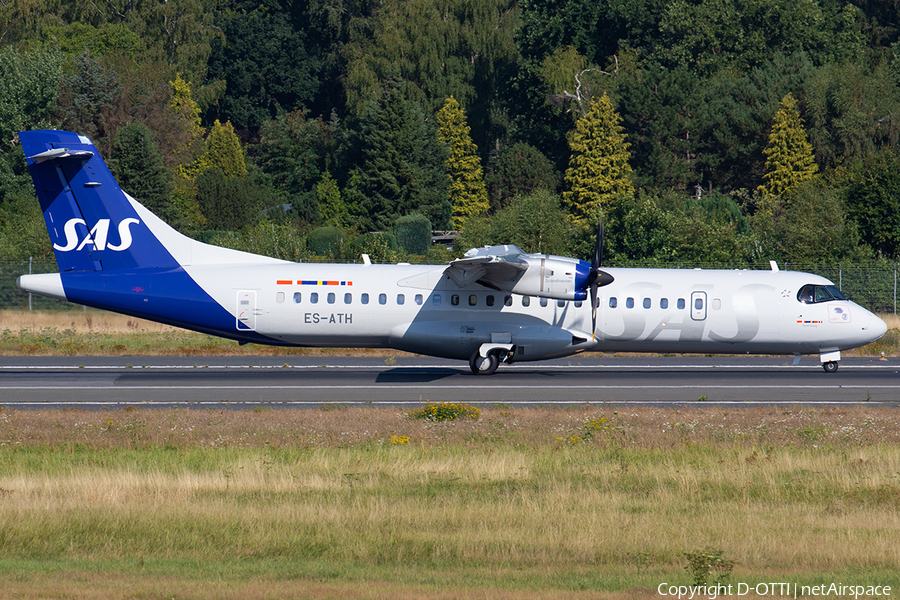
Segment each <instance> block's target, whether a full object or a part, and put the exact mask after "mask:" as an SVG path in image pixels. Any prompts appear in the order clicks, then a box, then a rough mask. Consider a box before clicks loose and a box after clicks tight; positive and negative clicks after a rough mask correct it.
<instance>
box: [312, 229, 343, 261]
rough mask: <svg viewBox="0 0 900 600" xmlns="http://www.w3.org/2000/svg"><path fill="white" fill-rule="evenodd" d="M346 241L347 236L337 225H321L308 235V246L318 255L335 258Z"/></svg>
mask: <svg viewBox="0 0 900 600" xmlns="http://www.w3.org/2000/svg"><path fill="white" fill-rule="evenodd" d="M346 243H347V236H346V235H345V234H344V232H343V231H341V230H340V229H338V228H337V227H319V228H318V229H313V230H312V231H310V232H309V235H308V236H306V247H307V248H308V249H309V251H310V252H311V253H313V254H315V255H316V256H331V257H332V258H335V257H337V256H339V255H340V253H341V249H342V248H343V247H344V245H345V244H346Z"/></svg>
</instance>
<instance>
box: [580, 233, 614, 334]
mask: <svg viewBox="0 0 900 600" xmlns="http://www.w3.org/2000/svg"><path fill="white" fill-rule="evenodd" d="M602 264H603V217H602V216H601V217H600V218H599V220H598V223H597V241H596V243H595V244H594V256H593V258H591V271H590V273H589V274H588V278H587V285H588V287H590V289H591V335H592V336H596V335H597V290H598V289H599V288H600V286H604V285H609V284H610V283H612V282H613V281H614V279H613V276H612V275H610V274H609V273H606V272H605V271H601V270H600V267H601V265H602Z"/></svg>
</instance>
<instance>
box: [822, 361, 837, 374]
mask: <svg viewBox="0 0 900 600" xmlns="http://www.w3.org/2000/svg"><path fill="white" fill-rule="evenodd" d="M822 368H823V369H825V372H826V373H837V370H838V363H837V361H833V360H830V361H828V362H824V363H822Z"/></svg>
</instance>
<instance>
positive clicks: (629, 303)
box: [625, 298, 634, 308]
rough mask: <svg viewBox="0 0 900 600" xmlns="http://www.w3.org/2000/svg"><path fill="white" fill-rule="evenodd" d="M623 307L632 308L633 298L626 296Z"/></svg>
mask: <svg viewBox="0 0 900 600" xmlns="http://www.w3.org/2000/svg"><path fill="white" fill-rule="evenodd" d="M625 308H634V298H627V299H626V300H625Z"/></svg>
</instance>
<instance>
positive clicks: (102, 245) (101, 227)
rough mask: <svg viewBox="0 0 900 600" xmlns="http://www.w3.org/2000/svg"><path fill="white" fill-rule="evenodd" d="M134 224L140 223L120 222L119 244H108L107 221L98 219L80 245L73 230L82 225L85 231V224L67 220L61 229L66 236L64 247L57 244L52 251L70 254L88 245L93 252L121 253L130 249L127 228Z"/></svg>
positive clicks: (130, 239)
mask: <svg viewBox="0 0 900 600" xmlns="http://www.w3.org/2000/svg"><path fill="white" fill-rule="evenodd" d="M135 223H140V221H138V220H137V219H130V218H129V219H124V220H122V221H121V222H120V223H119V243H118V244H109V243H107V238H108V237H109V219H100V220H99V221H97V224H96V225H94V228H93V229H91V230H90V232H88V234H87V235H86V236H85V237H84V239H81V240H80V242H81V243H79V236H78V232H77V231H76V230H75V228H76V227H77V226H78V225H84V227H85V229H87V223H85V222H84V219H69V220H68V221H66V225H65V227H64V228H63V233H65V234H66V245H65V246H60V245H59V244H53V249H54V250H58V251H60V252H71V251H72V250H75V251H76V252H79V251H81V250H83V249H84V247H85V246H87V245H88V244H90V245H92V246H93V247H94V250H107V249H108V250H113V251H115V252H121V251H122V250H127V249H128V248H130V247H131V242H132V241H133V239H132V237H131V229H129V228H130V227H131V226H132V225H134V224H135Z"/></svg>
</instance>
